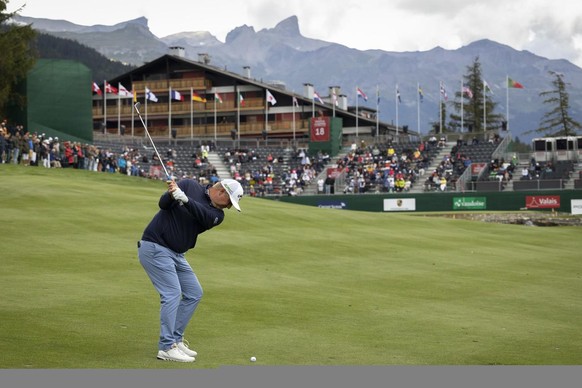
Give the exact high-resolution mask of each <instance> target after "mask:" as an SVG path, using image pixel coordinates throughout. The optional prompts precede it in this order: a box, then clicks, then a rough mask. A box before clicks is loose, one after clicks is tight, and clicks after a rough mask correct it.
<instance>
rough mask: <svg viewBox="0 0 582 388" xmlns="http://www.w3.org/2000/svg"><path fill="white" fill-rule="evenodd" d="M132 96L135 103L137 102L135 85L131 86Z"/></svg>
mask: <svg viewBox="0 0 582 388" xmlns="http://www.w3.org/2000/svg"><path fill="white" fill-rule="evenodd" d="M131 95H132V96H133V102H134V103H135V102H137V93H136V92H135V90H134V89H133V84H132V85H131Z"/></svg>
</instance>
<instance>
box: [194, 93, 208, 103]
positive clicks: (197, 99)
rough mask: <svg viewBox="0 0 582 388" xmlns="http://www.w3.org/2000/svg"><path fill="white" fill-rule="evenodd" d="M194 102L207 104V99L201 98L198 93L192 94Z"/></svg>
mask: <svg viewBox="0 0 582 388" xmlns="http://www.w3.org/2000/svg"><path fill="white" fill-rule="evenodd" d="M192 100H193V101H198V102H206V99H205V98H203V97H200V95H199V94H198V93H196V92H192Z"/></svg>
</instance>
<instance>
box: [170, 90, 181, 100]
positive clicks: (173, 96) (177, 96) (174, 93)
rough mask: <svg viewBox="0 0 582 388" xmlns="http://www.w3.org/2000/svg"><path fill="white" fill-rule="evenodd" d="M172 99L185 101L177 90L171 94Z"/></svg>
mask: <svg viewBox="0 0 582 388" xmlns="http://www.w3.org/2000/svg"><path fill="white" fill-rule="evenodd" d="M170 97H171V98H172V100H177V101H184V96H182V94H181V93H180V92H178V91H177V90H172V91H171V92H170Z"/></svg>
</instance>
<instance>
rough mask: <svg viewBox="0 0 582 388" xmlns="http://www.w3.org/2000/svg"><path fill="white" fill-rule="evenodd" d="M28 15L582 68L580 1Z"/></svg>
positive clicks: (263, 1) (117, 9)
mask: <svg viewBox="0 0 582 388" xmlns="http://www.w3.org/2000/svg"><path fill="white" fill-rule="evenodd" d="M9 1H10V2H9V3H8V10H9V11H15V10H16V9H17V8H19V7H20V6H22V5H24V4H26V6H25V8H24V9H23V10H22V11H21V12H20V14H21V15H22V16H31V17H35V18H47V19H63V20H68V21H70V22H73V23H76V24H81V25H95V24H104V25H113V24H116V23H120V22H123V21H127V20H131V19H136V18H139V17H142V16H145V17H146V18H147V19H148V21H149V27H150V30H151V31H152V32H153V33H154V34H155V35H156V36H158V37H160V38H161V37H164V36H167V35H170V34H173V33H177V32H184V31H208V32H210V33H211V34H213V35H214V36H216V37H217V38H218V39H219V40H221V41H223V42H224V40H225V37H226V34H227V33H228V32H230V31H231V30H232V29H233V28H235V27H239V26H242V25H245V24H246V25H247V26H252V27H254V29H255V30H256V31H259V30H261V29H264V28H273V27H274V26H275V25H276V24H277V23H278V22H280V21H281V20H283V19H286V18H287V17H289V16H293V15H295V16H297V17H298V19H299V29H300V31H301V34H302V35H303V36H305V37H308V38H313V39H321V40H325V41H329V42H334V43H339V44H343V45H345V46H348V47H351V48H356V49H359V50H366V49H380V50H385V51H396V52H403V51H426V50H430V49H432V48H434V47H437V46H440V47H442V48H445V49H457V48H459V47H461V46H464V45H467V44H469V43H471V42H474V41H476V40H479V39H490V40H493V41H496V42H498V43H502V44H506V45H508V46H511V47H513V48H515V49H517V50H528V51H531V52H533V53H534V54H537V55H540V56H543V57H547V58H550V59H567V60H569V61H571V62H572V63H574V64H576V65H577V66H579V67H582V2H579V1H574V0H552V1H548V0H487V1H483V0H441V1H438V0H317V1H305V0H287V1H284V2H283V1H281V2H275V1H273V0H244V1H242V0H223V1H215V2H212V1H193V0H170V1H166V2H160V1H159V0H121V1H120V0H99V1H97V2H91V3H89V4H91V5H90V6H89V5H88V3H86V2H81V1H78V0H50V1H48V0H9ZM160 4H163V5H160Z"/></svg>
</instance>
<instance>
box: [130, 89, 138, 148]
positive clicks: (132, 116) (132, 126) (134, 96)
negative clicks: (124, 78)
mask: <svg viewBox="0 0 582 388" xmlns="http://www.w3.org/2000/svg"><path fill="white" fill-rule="evenodd" d="M135 101H137V94H136V93H135V88H134V87H133V84H131V102H132V105H133V102H135ZM133 111H134V109H133V106H132V107H131V138H132V140H133V136H134V130H135V125H134V123H133V119H134V113H133Z"/></svg>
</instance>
